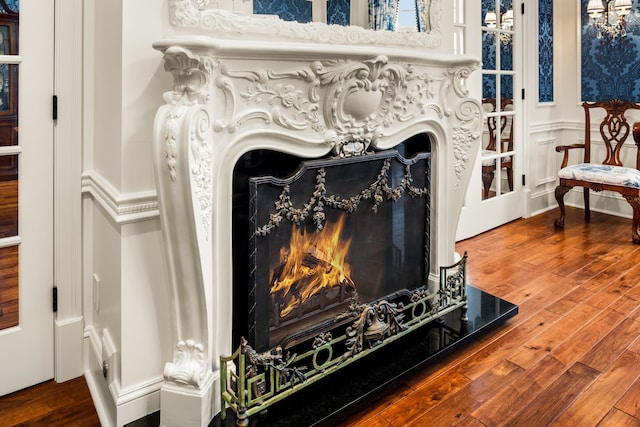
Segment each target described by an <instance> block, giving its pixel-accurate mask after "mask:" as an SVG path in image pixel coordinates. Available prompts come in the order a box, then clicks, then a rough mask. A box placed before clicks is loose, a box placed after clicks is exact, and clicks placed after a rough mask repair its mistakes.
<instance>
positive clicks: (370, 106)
mask: <svg viewBox="0 0 640 427" xmlns="http://www.w3.org/2000/svg"><path fill="white" fill-rule="evenodd" d="M174 3H175V4H179V3H181V2H180V1H176V2H174ZM242 19H244V18H242ZM154 47H155V48H156V49H158V50H160V51H161V52H162V53H163V54H164V67H165V69H166V70H167V71H168V72H170V73H171V74H172V75H173V79H174V85H173V89H172V90H169V91H168V92H166V93H165V94H164V101H165V104H164V105H163V106H161V107H160V109H159V110H158V113H157V115H156V121H155V135H154V145H155V163H156V182H157V189H158V198H159V205H160V216H161V222H162V232H163V236H164V239H165V246H166V253H167V262H168V266H169V271H170V275H171V277H170V280H169V282H170V284H171V290H170V295H171V297H172V301H173V308H174V311H173V316H174V317H173V322H172V323H173V326H174V328H173V331H172V334H173V335H172V336H173V342H174V355H173V360H171V361H168V363H167V364H166V366H165V387H163V395H162V399H163V400H162V402H161V417H162V425H172V424H173V422H174V421H175V420H178V419H180V418H179V417H180V416H181V415H175V414H174V415H171V414H170V413H171V412H172V411H174V410H175V411H178V412H179V411H180V410H184V411H193V408H189V406H188V405H185V404H184V400H181V399H182V397H184V396H191V397H192V398H194V396H195V401H197V402H200V406H199V410H200V413H201V419H200V421H199V422H194V425H198V423H199V424H200V425H206V424H207V423H208V420H209V419H210V417H212V416H213V415H214V414H215V413H216V412H218V411H219V405H218V404H217V403H216V404H213V403H212V401H211V399H212V396H213V398H215V397H216V394H217V386H215V385H214V384H215V383H216V381H215V380H216V378H217V376H218V367H217V363H218V362H217V360H218V357H219V356H220V355H221V354H231V352H232V350H231V331H232V324H231V314H232V311H231V310H232V309H231V307H232V306H233V301H232V262H233V259H232V246H231V239H232V235H231V221H232V211H231V191H232V175H233V167H234V165H235V163H236V161H237V160H238V159H239V158H240V156H241V155H242V154H244V153H246V152H248V151H251V150H255V149H271V150H277V151H282V152H286V153H290V154H295V155H298V156H300V157H305V158H318V157H322V156H325V155H328V154H334V155H340V156H351V155H360V154H361V153H363V152H364V151H367V150H369V151H370V150H372V149H377V150H381V149H389V148H392V147H394V146H395V145H397V144H399V143H400V142H402V141H404V140H405V139H407V138H408V137H411V136H413V135H416V134H418V133H427V134H429V136H430V139H431V144H432V152H433V177H432V194H433V196H432V197H433V201H432V212H433V214H432V215H433V216H432V219H431V249H430V251H431V261H430V265H431V266H432V267H431V268H432V271H431V272H430V275H429V280H430V287H431V288H432V289H433V288H435V287H436V286H437V283H438V267H439V266H442V265H450V264H451V263H452V262H453V259H454V244H455V231H456V228H457V223H458V217H459V214H460V210H461V208H462V204H463V198H464V195H465V191H466V188H467V185H468V182H469V177H470V173H471V168H472V166H473V165H472V161H473V160H472V159H474V158H475V156H476V154H477V150H478V147H479V145H478V144H479V136H480V131H481V118H482V113H481V106H480V103H479V102H478V101H477V100H475V99H472V98H469V97H468V93H467V91H466V89H465V86H464V83H465V78H466V77H467V76H468V75H469V73H471V72H472V71H473V70H474V69H476V68H478V66H479V62H478V61H477V60H476V59H474V58H470V57H464V56H453V55H441V54H433V53H429V52H428V51H425V50H424V49H414V48H410V47H399V46H380V45H377V46H369V45H360V44H358V45H354V44H335V43H321V42H319V41H317V40H315V41H308V40H306V39H304V38H303V39H302V40H298V41H295V42H294V41H289V42H285V41H282V40H280V39H278V41H277V42H275V41H273V40H265V39H264V38H260V39H258V38H255V39H253V40H234V39H229V38H218V37H214V36H204V35H192V36H188V35H185V36H177V37H174V38H171V39H166V40H163V41H159V42H157V43H156V44H155V45H154ZM212 390H213V391H212ZM176 395H179V396H180V398H175V396H176ZM171 396H173V397H171ZM172 399H173V400H172ZM192 400H193V399H192ZM165 401H166V402H172V401H173V402H178V403H173V404H169V403H165ZM207 402H208V403H207ZM167 405H173V406H172V407H171V408H169V406H167ZM196 406H197V405H196ZM196 409H198V408H196ZM172 417H173V418H172Z"/></svg>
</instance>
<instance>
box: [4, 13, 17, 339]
mask: <svg viewBox="0 0 640 427" xmlns="http://www.w3.org/2000/svg"><path fill="white" fill-rule="evenodd" d="M0 12H2V13H0V55H1V56H2V57H4V58H5V61H6V62H0V330H3V329H7V328H11V327H15V326H18V324H19V318H20V315H19V312H20V310H19V301H20V293H19V280H18V277H19V274H18V272H19V252H20V251H19V250H18V249H19V244H20V237H19V234H18V190H19V175H18V162H19V159H20V147H19V145H18V93H17V92H18V78H17V77H18V65H17V64H16V62H19V52H18V20H19V19H18V17H19V15H18V13H12V12H13V11H10V10H2V8H0Z"/></svg>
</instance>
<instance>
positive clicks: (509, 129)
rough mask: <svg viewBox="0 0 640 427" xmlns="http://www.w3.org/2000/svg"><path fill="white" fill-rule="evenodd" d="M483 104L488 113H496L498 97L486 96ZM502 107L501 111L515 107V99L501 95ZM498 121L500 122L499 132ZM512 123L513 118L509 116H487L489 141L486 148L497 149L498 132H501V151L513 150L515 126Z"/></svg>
mask: <svg viewBox="0 0 640 427" xmlns="http://www.w3.org/2000/svg"><path fill="white" fill-rule="evenodd" d="M482 104H484V105H485V112H487V113H495V112H496V110H497V107H498V106H497V100H496V98H484V99H483V100H482ZM500 109H501V111H508V110H509V109H513V99H511V98H505V97H501V98H500ZM498 123H499V124H500V130H499V132H498ZM511 124H512V118H511V117H509V116H503V115H501V116H487V130H488V133H489V141H488V143H487V147H486V148H485V150H489V151H496V142H497V140H498V136H497V135H498V133H499V134H500V146H501V147H500V148H501V150H500V152H505V151H511V150H513V126H512V125H511Z"/></svg>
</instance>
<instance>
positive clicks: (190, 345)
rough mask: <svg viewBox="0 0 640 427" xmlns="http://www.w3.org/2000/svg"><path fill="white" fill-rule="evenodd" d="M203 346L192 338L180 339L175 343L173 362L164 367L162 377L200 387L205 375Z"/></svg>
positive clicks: (177, 382)
mask: <svg viewBox="0 0 640 427" xmlns="http://www.w3.org/2000/svg"><path fill="white" fill-rule="evenodd" d="M204 366H205V363H204V348H203V346H202V344H200V343H197V342H195V341H193V340H187V341H180V342H178V344H177V345H176V350H175V352H174V356H173V363H167V364H166V365H165V368H164V378H165V380H167V381H171V382H174V383H176V384H182V385H190V386H193V387H196V388H197V387H200V386H201V385H202V382H203V381H204V379H205V378H206V376H207V372H206V370H205V369H204Z"/></svg>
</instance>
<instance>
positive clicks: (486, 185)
mask: <svg viewBox="0 0 640 427" xmlns="http://www.w3.org/2000/svg"><path fill="white" fill-rule="evenodd" d="M495 171H496V170H495V168H492V167H487V166H483V167H482V186H483V189H482V200H486V199H488V198H489V190H490V189H491V183H492V182H493V177H494V175H495Z"/></svg>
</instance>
